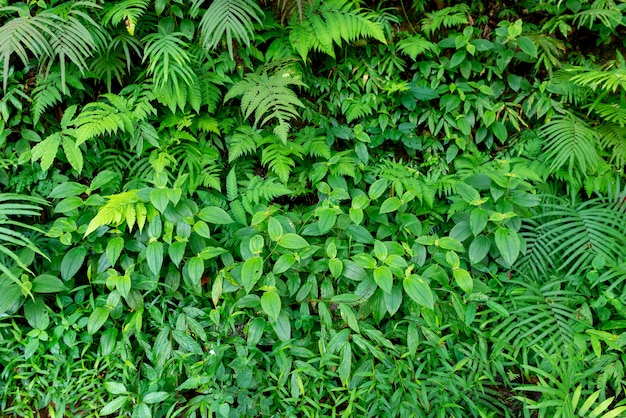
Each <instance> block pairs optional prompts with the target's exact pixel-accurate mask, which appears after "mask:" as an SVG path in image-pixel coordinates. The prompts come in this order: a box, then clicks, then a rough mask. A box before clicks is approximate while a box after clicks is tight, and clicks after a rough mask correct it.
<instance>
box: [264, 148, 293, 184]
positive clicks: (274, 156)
mask: <svg viewBox="0 0 626 418" xmlns="http://www.w3.org/2000/svg"><path fill="white" fill-rule="evenodd" d="M286 148H287V147H286V146H285V145H283V144H271V145H269V146H267V147H265V148H264V149H263V153H262V155H261V164H263V165H267V166H268V167H269V169H270V170H272V171H273V172H274V173H276V175H277V176H278V178H279V179H280V180H281V181H282V182H283V183H287V182H288V181H289V175H290V174H291V170H292V169H293V167H295V165H296V162H295V161H294V160H293V159H292V158H290V157H289V156H288V150H287V149H286Z"/></svg>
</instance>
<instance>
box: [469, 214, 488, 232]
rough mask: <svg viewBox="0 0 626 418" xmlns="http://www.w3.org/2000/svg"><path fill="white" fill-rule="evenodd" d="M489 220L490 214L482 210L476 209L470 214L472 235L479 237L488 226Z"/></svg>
mask: <svg viewBox="0 0 626 418" xmlns="http://www.w3.org/2000/svg"><path fill="white" fill-rule="evenodd" d="M488 220H489V212H487V211H486V210H485V209H482V208H474V209H472V212H470V228H471V229H472V234H474V236H477V235H478V234H480V233H481V232H483V230H484V229H485V227H486V226H487V222H488Z"/></svg>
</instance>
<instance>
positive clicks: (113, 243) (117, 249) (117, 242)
mask: <svg viewBox="0 0 626 418" xmlns="http://www.w3.org/2000/svg"><path fill="white" fill-rule="evenodd" d="M123 249H124V238H122V237H115V238H111V239H110V240H109V242H107V248H106V250H105V254H106V258H107V261H108V262H109V264H111V266H115V263H116V262H117V259H118V258H119V257H120V254H122V250H123Z"/></svg>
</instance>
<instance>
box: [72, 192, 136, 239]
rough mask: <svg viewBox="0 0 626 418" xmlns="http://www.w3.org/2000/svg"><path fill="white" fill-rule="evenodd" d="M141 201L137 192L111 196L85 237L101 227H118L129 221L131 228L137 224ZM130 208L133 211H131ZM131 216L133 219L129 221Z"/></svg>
mask: <svg viewBox="0 0 626 418" xmlns="http://www.w3.org/2000/svg"><path fill="white" fill-rule="evenodd" d="M140 201H141V200H140V199H139V197H138V196H137V190H131V191H128V192H122V193H118V194H114V195H111V196H109V197H108V201H107V202H106V203H105V204H104V206H102V207H101V208H100V209H99V210H98V213H97V214H96V216H94V217H93V219H91V221H90V222H89V225H88V226H87V229H86V230H85V235H84V236H85V237H86V236H87V235H89V234H91V233H92V232H94V231H95V230H96V229H98V228H99V227H101V226H104V225H115V226H118V225H120V224H122V222H124V221H127V223H128V224H129V228H130V225H131V224H134V223H135V219H134V218H135V216H136V211H135V205H136V204H137V203H139V202H140ZM129 208H131V209H130V210H129ZM129 216H130V217H132V218H133V219H132V220H131V219H129Z"/></svg>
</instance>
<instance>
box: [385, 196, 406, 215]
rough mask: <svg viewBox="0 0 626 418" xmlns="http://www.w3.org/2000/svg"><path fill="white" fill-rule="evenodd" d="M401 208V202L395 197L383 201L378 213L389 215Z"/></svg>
mask: <svg viewBox="0 0 626 418" xmlns="http://www.w3.org/2000/svg"><path fill="white" fill-rule="evenodd" d="M401 206H402V201H401V200H400V199H398V198H397V197H395V196H394V197H388V198H387V199H385V201H384V202H383V204H382V205H381V206H380V212H379V213H381V214H382V213H389V212H395V211H397V210H398V209H400V207H401Z"/></svg>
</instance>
